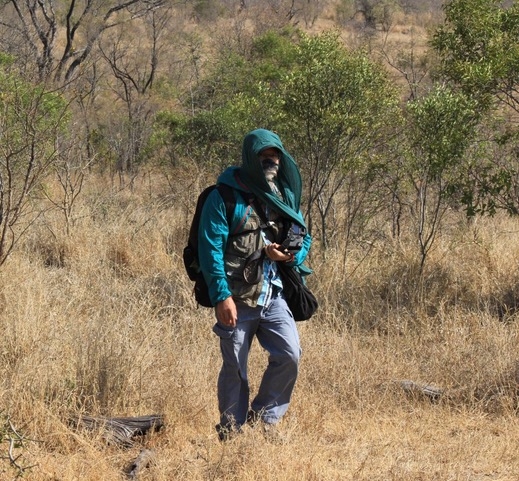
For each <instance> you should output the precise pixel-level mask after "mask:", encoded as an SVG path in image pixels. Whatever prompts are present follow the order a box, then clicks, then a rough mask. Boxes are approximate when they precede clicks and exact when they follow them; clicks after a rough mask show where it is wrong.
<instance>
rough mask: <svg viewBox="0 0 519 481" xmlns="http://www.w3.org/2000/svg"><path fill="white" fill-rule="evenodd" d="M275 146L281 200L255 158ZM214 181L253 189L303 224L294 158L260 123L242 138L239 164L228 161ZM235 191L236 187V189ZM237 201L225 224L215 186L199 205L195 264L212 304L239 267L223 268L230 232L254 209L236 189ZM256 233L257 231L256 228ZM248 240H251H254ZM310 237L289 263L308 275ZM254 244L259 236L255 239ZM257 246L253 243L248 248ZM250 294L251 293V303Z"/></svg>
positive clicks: (226, 293)
mask: <svg viewBox="0 0 519 481" xmlns="http://www.w3.org/2000/svg"><path fill="white" fill-rule="evenodd" d="M267 147H276V148H277V149H279V150H280V151H281V153H282V155H281V159H280V168H279V172H278V184H279V188H280V191H281V193H282V195H283V199H284V200H283V201H281V200H280V199H279V198H278V197H277V196H276V195H275V194H274V193H273V192H272V191H271V189H270V187H269V184H268V182H267V181H266V179H265V175H264V173H263V169H262V167H261V164H260V162H259V161H258V158H257V157H258V153H259V152H260V151H261V150H263V149H265V148H267ZM217 183H222V184H227V185H229V186H231V187H232V188H234V189H235V190H239V191H242V192H245V193H252V194H254V196H255V197H257V198H259V200H260V201H261V202H262V203H264V204H266V205H268V206H269V207H270V208H272V209H274V210H275V211H276V212H278V213H279V214H280V215H281V216H282V217H285V218H287V219H291V220H292V221H294V222H297V223H298V224H300V225H301V226H303V227H306V224H305V221H304V218H303V216H302V214H301V211H300V202H301V175H300V173H299V168H298V167H297V164H296V163H295V161H294V159H293V158H292V157H291V156H290V154H289V153H288V152H287V151H286V150H285V148H284V146H283V144H282V143H281V140H280V139H279V137H278V136H277V135H276V134H274V133H273V132H270V131H268V130H264V129H258V130H254V131H252V132H250V133H249V134H247V136H246V137H245V139H244V142H243V151H242V164H241V166H240V167H230V168H228V169H226V170H225V171H224V172H223V173H222V174H221V175H220V176H219V177H218V181H217ZM235 194H236V193H235ZM235 199H236V206H235V209H234V216H233V219H232V222H231V224H230V225H228V224H227V214H226V207H225V203H224V201H223V199H222V197H221V196H220V193H219V192H218V191H217V190H216V189H215V190H213V191H212V192H211V194H210V195H209V197H208V198H207V201H206V203H205V205H204V209H203V210H202V216H201V218H200V226H199V234H198V256H199V263H200V268H201V270H202V272H203V274H204V278H205V280H206V282H207V285H208V287H209V295H210V297H211V301H212V302H213V304H215V305H216V303H218V302H220V301H223V300H225V299H227V298H228V297H229V296H231V295H233V294H235V292H232V291H233V289H231V285H230V278H231V277H233V278H236V277H237V276H238V275H241V272H238V273H236V272H226V262H225V256H226V250H227V242H228V240H229V236H230V235H232V236H235V235H236V234H239V233H240V232H241V231H242V230H243V227H244V226H245V225H247V222H248V220H249V217H250V216H252V215H256V214H255V213H254V212H253V211H252V210H251V206H250V205H249V204H248V203H247V201H246V200H245V199H244V198H243V196H242V195H240V194H237V195H235ZM256 235H257V236H260V233H259V232H257V234H256ZM252 242H255V241H254V240H253V241H252ZM311 242H312V239H311V236H310V235H309V234H308V235H307V236H306V237H305V241H304V243H303V248H302V249H301V250H300V251H299V252H297V253H296V255H295V258H294V261H293V263H292V265H294V266H298V269H299V270H300V272H301V274H303V275H307V274H309V273H311V270H310V269H308V268H307V267H306V266H303V262H304V260H305V259H306V256H307V254H308V251H309V249H310V245H311ZM258 245H259V241H258ZM254 248H256V247H253V249H254ZM254 301H255V299H252V304H253V305H254Z"/></svg>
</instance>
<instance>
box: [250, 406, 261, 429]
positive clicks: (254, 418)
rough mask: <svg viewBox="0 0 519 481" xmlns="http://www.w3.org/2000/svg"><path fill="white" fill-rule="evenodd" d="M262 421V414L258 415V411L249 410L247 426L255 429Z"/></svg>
mask: <svg viewBox="0 0 519 481" xmlns="http://www.w3.org/2000/svg"><path fill="white" fill-rule="evenodd" d="M260 421H261V415H260V413H257V412H256V411H253V410H252V409H249V412H248V413H247V424H248V425H249V426H250V427H252V428H254V427H256V426H257V424H258V423H259V422H260Z"/></svg>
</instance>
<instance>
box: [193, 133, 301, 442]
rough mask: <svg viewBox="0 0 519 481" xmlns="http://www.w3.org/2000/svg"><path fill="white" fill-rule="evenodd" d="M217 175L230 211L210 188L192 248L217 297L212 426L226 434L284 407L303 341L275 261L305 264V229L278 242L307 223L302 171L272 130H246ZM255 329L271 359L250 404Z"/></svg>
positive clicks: (269, 419)
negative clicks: (218, 361)
mask: <svg viewBox="0 0 519 481" xmlns="http://www.w3.org/2000/svg"><path fill="white" fill-rule="evenodd" d="M218 183H220V184H227V185H228V186H230V187H232V188H233V190H234V193H235V200H236V207H235V210H234V218H233V220H232V222H231V223H230V225H228V223H227V218H226V205H225V202H224V200H223V199H222V197H221V195H220V193H219V192H218V191H217V190H216V189H215V190H213V191H212V192H211V194H210V196H209V197H208V199H207V201H206V203H205V205H204V209H203V211H202V216H201V219H200V227H199V239H198V241H199V248H198V255H199V260H200V267H201V270H202V272H203V274H204V278H205V280H206V282H207V285H208V287H209V295H210V297H211V301H212V302H213V304H214V305H215V314H216V324H215V325H214V327H213V331H214V332H215V333H216V334H217V335H218V336H219V337H220V349H221V354H222V360H223V364H222V368H221V371H220V374H219V377H218V406H219V411H220V423H219V424H218V425H217V426H216V429H217V431H218V434H219V437H220V439H221V440H226V439H228V438H229V436H230V435H232V434H234V433H236V432H240V430H241V426H242V425H244V424H245V423H246V422H247V421H249V422H253V423H257V422H261V424H262V425H263V427H264V429H265V431H269V430H270V431H271V428H272V426H273V425H275V424H276V423H277V422H279V421H280V419H281V418H282V416H283V415H284V414H285V412H286V411H287V409H288V405H289V402H290V397H291V395H292V391H293V388H294V385H295V382H296V378H297V373H298V365H299V358H300V353H301V349H300V345H299V336H298V332H297V328H296V324H295V321H294V319H293V317H292V314H291V312H290V310H289V308H288V306H287V304H286V302H285V300H284V299H283V284H282V281H281V279H280V277H279V273H278V269H277V263H281V262H285V263H288V264H289V265H293V266H299V268H300V269H301V270H302V272H303V274H308V273H309V272H311V271H310V270H309V269H308V268H305V267H304V266H302V263H303V261H304V260H305V258H306V256H307V254H308V250H309V248H310V244H311V237H310V235H306V236H305V237H304V239H303V242H302V247H301V248H300V250H298V251H295V252H289V251H285V250H284V249H283V248H282V246H281V243H282V241H283V240H284V238H285V237H286V233H287V228H286V226H287V225H288V224H290V223H295V224H297V225H299V226H300V227H303V228H305V229H306V226H305V222H304V219H303V217H302V215H301V212H300V210H299V207H300V200H301V175H300V172H299V169H298V167H297V164H296V163H295V161H294V159H293V158H292V157H291V156H290V154H289V153H288V152H287V151H286V150H285V148H284V147H283V144H282V143H281V140H280V139H279V137H278V135H276V134H275V133H273V132H271V131H268V130H264V129H257V130H253V131H252V132H250V133H249V134H247V135H246V136H245V138H244V141H243V149H242V164H241V166H240V167H230V168H228V169H226V170H225V171H224V172H223V173H222V174H221V175H220V177H219V178H218ZM254 336H255V337H256V338H257V339H258V341H259V343H260V345H261V346H262V347H263V348H264V349H265V350H266V351H268V353H269V362H268V366H267V368H266V370H265V372H264V375H263V378H262V381H261V384H260V387H259V390H258V393H257V395H256V396H255V397H254V399H253V400H252V403H251V405H250V407H249V383H248V377H247V361H248V357H249V350H250V347H251V344H252V341H253V338H254Z"/></svg>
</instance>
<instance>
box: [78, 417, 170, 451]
mask: <svg viewBox="0 0 519 481" xmlns="http://www.w3.org/2000/svg"><path fill="white" fill-rule="evenodd" d="M71 421H72V422H73V423H74V424H75V426H76V427H77V428H84V429H87V430H89V431H99V430H101V431H102V432H103V437H104V438H105V440H106V441H107V442H108V443H109V444H117V445H120V446H123V447H132V446H133V445H134V438H135V437H137V436H144V435H145V434H147V433H149V432H156V431H159V430H160V429H162V428H163V427H164V417H163V416H162V415H161V414H151V415H148V416H137V417H113V418H108V417H102V416H101V417H92V416H78V417H75V418H72V419H71Z"/></svg>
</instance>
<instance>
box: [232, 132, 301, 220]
mask: <svg viewBox="0 0 519 481" xmlns="http://www.w3.org/2000/svg"><path fill="white" fill-rule="evenodd" d="M269 147H274V148H276V149H278V150H279V151H280V152H281V158H280V160H279V171H278V175H277V184H278V186H279V190H280V192H281V194H282V196H283V200H281V199H280V198H279V197H278V196H277V195H276V194H275V193H274V192H272V189H271V188H270V186H269V184H268V182H267V179H266V178H265V174H264V172H263V167H262V165H261V163H260V161H259V159H258V154H259V153H260V152H261V151H262V150H264V149H267V148H269ZM239 175H240V179H241V180H242V182H243V183H244V184H245V185H246V186H247V187H248V188H249V189H250V190H251V191H252V192H253V193H254V194H255V195H256V196H257V197H258V198H259V199H260V200H261V201H262V202H263V203H265V204H267V205H268V206H270V207H272V208H273V209H275V210H276V211H277V212H279V213H280V214H281V215H282V216H283V217H287V218H288V219H291V220H293V221H294V222H296V223H298V224H299V225H301V226H302V227H305V228H306V224H305V221H304V219H303V216H302V215H301V212H300V205H301V191H302V181H301V173H300V172H299V168H298V166H297V164H296V162H295V160H294V159H293V158H292V156H291V155H290V154H289V153H288V152H287V151H286V150H285V148H284V147H283V143H282V142H281V140H280V138H279V136H278V135H277V134H275V133H274V132H271V131H270V130H265V129H256V130H253V131H252V132H249V133H248V134H247V135H246V136H245V138H244V140H243V148H242V165H241V168H240V174H239Z"/></svg>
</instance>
